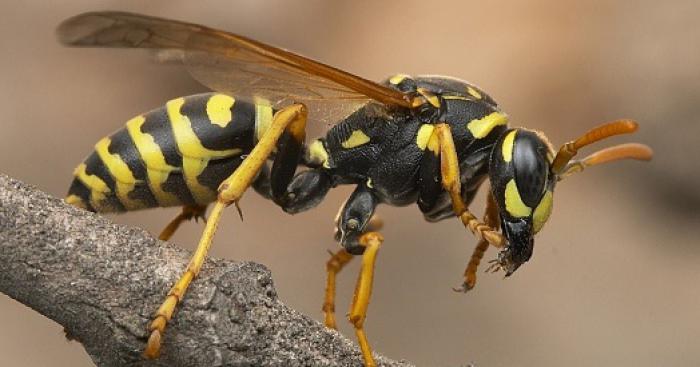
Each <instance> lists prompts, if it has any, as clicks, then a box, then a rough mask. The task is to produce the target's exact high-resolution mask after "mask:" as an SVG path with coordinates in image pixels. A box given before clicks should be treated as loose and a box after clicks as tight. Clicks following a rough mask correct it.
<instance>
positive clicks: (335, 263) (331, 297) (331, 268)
mask: <svg viewBox="0 0 700 367" xmlns="http://www.w3.org/2000/svg"><path fill="white" fill-rule="evenodd" d="M353 257H354V256H353V255H352V254H350V253H349V252H347V251H345V250H344V249H343V250H339V251H338V252H336V253H331V258H330V259H328V262H326V272H327V273H328V277H327V278H326V296H325V298H324V302H323V314H324V316H325V321H324V323H325V324H326V327H329V328H331V329H337V328H338V326H337V324H336V322H335V283H336V276H337V275H338V273H340V271H341V270H343V268H344V267H345V265H347V264H348V263H349V262H350V260H352V258H353Z"/></svg>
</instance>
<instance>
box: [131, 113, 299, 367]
mask: <svg viewBox="0 0 700 367" xmlns="http://www.w3.org/2000/svg"><path fill="white" fill-rule="evenodd" d="M305 129H306V107H304V106H303V105H292V106H289V107H286V108H284V109H282V110H280V111H278V112H277V113H276V114H275V116H274V118H273V121H272V123H271V125H270V127H269V129H268V130H267V131H266V132H265V134H264V135H263V136H262V138H261V139H260V141H258V143H257V145H256V146H255V148H253V150H252V151H251V152H250V154H249V155H248V157H246V159H245V160H243V162H242V163H241V165H240V166H239V167H238V168H236V170H235V171H234V172H233V174H232V175H231V176H230V177H228V178H227V179H226V180H224V182H223V183H222V184H221V185H220V186H219V194H218V198H217V201H216V203H215V204H214V207H213V209H212V211H211V213H210V217H209V219H208V220H207V224H206V226H205V228H204V232H203V233H202V237H201V239H200V241H199V245H198V246H197V249H196V250H195V252H194V254H193V255H192V258H191V260H190V263H189V265H188V266H187V269H186V270H185V273H184V274H183V275H182V277H181V278H180V279H179V280H178V281H177V282H176V283H175V285H174V286H173V287H172V288H171V289H170V291H169V292H168V295H167V296H166V298H165V301H164V302H163V304H162V305H161V306H160V307H159V308H158V311H157V312H156V315H155V317H154V319H153V321H152V322H151V324H150V325H149V331H150V332H151V335H150V337H149V339H148V344H147V346H146V349H145V351H144V355H145V356H146V357H148V358H157V357H158V356H159V354H160V345H161V338H162V336H163V333H164V331H165V328H166V325H167V323H168V321H169V320H170V318H171V317H172V315H173V312H174V311H175V308H176V306H177V304H178V303H180V302H181V301H182V299H183V297H184V296H185V292H186V291H187V288H188V287H189V285H190V283H192V280H193V279H194V278H195V277H196V276H197V274H198V273H199V271H200V270H201V268H202V265H203V264H204V260H205V259H206V256H207V252H208V251H209V247H210V246H211V243H212V240H213V238H214V233H215V232H216V229H217V227H218V225H219V220H220V219H221V214H222V212H223V210H224V209H225V208H226V207H228V206H229V205H231V204H235V205H236V206H238V201H239V200H240V199H241V197H242V196H243V193H244V192H245V191H246V189H247V188H248V187H249V186H250V185H251V183H252V182H253V181H254V180H255V178H256V177H257V175H258V173H259V172H260V169H261V168H262V166H263V165H264V163H265V162H266V160H267V159H268V158H269V156H270V154H271V153H272V150H273V149H274V148H275V146H276V145H277V143H278V141H280V140H281V138H282V137H283V136H284V139H285V140H286V141H287V142H289V141H292V142H293V144H296V145H298V146H302V145H303V141H304V139H305V134H306V133H305ZM299 151H300V149H299ZM278 153H279V154H278V155H277V157H276V158H275V160H277V159H280V158H281V157H282V159H284V160H289V158H288V157H285V156H284V153H283V152H278ZM298 159H299V157H297V160H298Z"/></svg>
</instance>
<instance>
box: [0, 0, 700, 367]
mask: <svg viewBox="0 0 700 367" xmlns="http://www.w3.org/2000/svg"><path fill="white" fill-rule="evenodd" d="M496 3H498V5H496ZM97 9H115V10H128V11H136V12H143V13H148V14H153V15H159V16H164V17H172V18H177V19H183V20H189V21H192V22H197V23H203V24H207V25H210V26H214V27H218V28H222V29H226V30H231V31H234V32H238V33H241V34H244V35H248V36H250V37H253V38H256V39H259V40H261V41H266V42H269V43H272V44H275V45H280V46H283V47H286V48H289V49H292V50H295V51H297V52H300V53H302V54H305V55H308V56H310V57H313V58H316V59H319V60H322V61H324V62H327V63H330V64H331V65H336V66H338V67H341V68H344V69H346V70H349V71H351V72H354V73H356V74H359V75H362V76H365V77H368V78H370V79H376V80H379V79H383V78H384V77H386V76H388V75H389V74H392V73H396V72H404V73H411V74H426V73H432V74H446V75H452V76H455V77H459V78H463V79H466V80H470V81H472V82H474V83H476V84H477V85H479V86H481V87H482V88H483V89H485V90H487V91H489V93H490V94H491V96H493V97H494V98H495V99H496V100H497V101H499V103H500V105H501V106H502V108H503V109H504V110H505V111H507V112H508V113H509V115H510V116H511V121H512V124H513V125H515V126H519V125H522V126H527V127H530V128H535V129H540V130H543V131H545V132H546V133H547V134H548V136H549V137H550V139H551V140H552V141H553V142H554V143H555V144H556V145H559V144H561V143H563V142H564V141H565V140H566V139H570V138H573V137H575V136H576V135H577V134H579V133H582V132H584V131H585V130H587V129H588V128H590V127H592V126H594V125H596V124H598V123H601V122H604V121H607V120H612V119H615V118H620V117H630V118H635V119H637V120H639V121H640V123H641V130H640V133H639V134H638V135H637V136H636V137H634V139H635V140H640V141H642V142H645V143H647V144H649V145H651V146H652V147H653V148H654V149H655V152H656V156H655V158H654V161H653V162H652V163H650V164H642V163H638V162H624V163H617V164H613V165H609V166H604V167H600V168H598V167H596V168H593V169H591V170H590V171H586V172H584V173H583V174H580V175H576V176H574V177H572V178H571V179H569V180H567V181H565V182H563V183H562V184H561V185H559V187H558V189H557V195H556V200H555V202H556V204H555V210H554V214H553V216H552V218H551V219H550V221H549V224H548V225H547V226H546V227H545V229H544V230H543V232H542V233H541V234H540V235H539V236H538V237H537V241H536V242H537V245H536V250H535V255H534V256H533V259H532V260H531V261H530V262H529V263H528V264H526V265H525V266H523V267H522V268H521V269H520V270H519V271H518V272H517V273H516V274H515V275H514V276H513V277H512V278H510V279H507V280H503V279H502V276H501V275H490V274H489V275H487V274H483V273H480V278H479V283H478V285H477V288H476V289H475V291H473V292H472V293H470V294H467V295H463V294H456V293H454V292H453V291H452V290H451V287H453V286H457V285H458V284H460V282H461V274H462V271H463V269H464V266H465V264H466V262H467V260H468V256H469V254H470V253H471V250H472V248H473V246H474V244H475V240H474V239H473V237H472V236H471V235H470V234H468V233H467V232H466V231H465V230H464V229H463V227H462V226H461V224H459V223H458V222H456V221H454V220H452V221H447V222H443V223H439V224H428V223H426V222H424V221H423V219H422V217H421V215H420V213H419V211H418V210H417V208H416V207H414V206H411V207H408V208H390V207H381V208H380V209H379V213H380V214H381V215H382V216H383V217H384V218H385V221H386V227H385V230H384V233H385V237H386V243H385V245H384V247H383V249H382V250H381V253H380V257H379V259H378V268H377V279H376V288H375V292H374V298H373V300H372V304H371V307H370V311H369V317H368V321H367V329H368V333H369V337H370V340H371V341H372V343H373V345H374V347H375V349H376V350H377V351H379V352H381V353H383V354H386V355H388V356H390V357H392V358H406V359H408V360H410V361H413V362H415V363H417V364H418V365H422V366H427V365H430V366H465V365H467V364H468V363H469V362H475V363H476V364H477V365H478V366H487V367H496V366H617V365H623V366H660V365H664V366H697V365H698V364H699V363H700V348H699V347H698V341H700V307H699V306H700V305H699V303H700V285H699V283H700V265H699V264H700V241H699V240H698V233H697V228H698V224H700V212H699V211H698V209H697V208H698V205H700V190H698V189H697V188H698V185H700V172H698V163H697V162H696V161H695V160H696V159H698V157H699V156H700V148H698V146H699V144H700V140H699V138H698V136H700V124H699V123H698V116H700V103H699V102H700V100H699V99H700V98H698V96H700V71H699V68H700V26H698V20H697V19H698V17H699V16H700V2H698V1H695V0H677V1H673V2H660V1H651V0H645V1H558V0H538V1H528V2H526V1H499V2H490V1H478V2H477V1H453V2H428V1H412V2H410V1H400V2H398V1H397V2H388V1H387V2H382V3H381V4H380V3H379V2H369V1H367V2H360V1H347V2H340V1H337V2H328V1H306V2H303V3H302V2H298V3H295V2H291V1H252V0H251V1H224V0H219V1H198V2H185V1H181V2H173V1H169V2H165V1H151V2H147V3H146V2H142V1H99V2H96V1H87V0H85V1H72V2H39V1H34V2H10V1H4V2H2V3H1V4H0V12H1V13H2V21H1V22H0V53H1V54H2V58H1V59H0V75H1V76H2V77H1V79H0V97H2V98H0V111H2V118H1V120H0V127H1V129H0V172H3V173H6V174H9V175H10V176H13V177H16V178H19V179H21V180H24V181H26V182H28V183H31V184H34V185H36V186H38V187H39V188H41V189H43V190H45V191H47V192H50V193H52V194H54V195H57V196H63V195H64V194H65V192H66V190H67V187H68V184H69V182H70V179H71V172H72V170H73V168H74V167H75V166H76V165H77V164H78V163H79V162H81V160H82V159H83V158H84V157H85V156H86V155H87V154H88V153H89V152H90V151H91V149H92V146H93V144H94V143H95V142H96V141H97V140H98V139H99V138H101V137H102V136H105V135H107V134H109V133H111V132H112V131H113V130H115V129H117V128H119V127H121V126H122V124H123V123H124V122H125V121H126V120H127V119H128V118H130V117H133V116H134V115H136V114H138V113H141V112H144V111H148V110H150V109H152V108H155V107H157V106H160V105H161V104H163V103H164V102H165V101H166V100H168V99H170V98H174V97H177V96H181V95H187V94H193V93H197V92H200V91H203V90H204V89H203V88H202V87H201V86H199V85H198V84H196V83H195V82H193V81H192V80H191V79H190V78H189V77H188V75H187V74H185V73H184V72H183V71H182V70H180V69H178V68H177V67H175V66H168V67H163V66H158V65H155V64H152V63H150V62H149V61H148V58H147V57H146V56H145V55H143V54H141V53H139V52H125V51H119V50H116V51H115V50H85V49H84V50H79V49H67V48H62V47H60V46H59V45H58V44H57V42H56V41H55V39H54V34H53V29H54V27H55V26H56V25H57V24H58V23H59V22H60V21H61V20H62V19H64V18H66V17H69V16H72V15H75V14H77V13H80V12H84V11H88V10H97ZM322 131H323V127H314V131H313V132H312V135H315V134H319V133H321V132H322ZM631 139H632V138H618V139H616V140H615V141H609V142H606V144H613V143H618V142H622V141H628V140H631ZM598 147H600V146H598ZM349 193H350V188H347V187H342V188H339V189H336V190H334V191H333V192H332V193H331V194H330V195H329V196H328V198H327V199H326V200H325V201H324V202H323V203H322V204H321V205H320V206H319V207H318V208H317V209H315V210H313V211H310V212H307V213H303V214H300V215H297V216H293V217H292V216H288V215H286V214H284V213H283V212H282V211H281V210H279V209H278V208H277V207H275V206H274V205H273V204H272V203H270V202H267V201H264V200H262V199H261V198H260V197H258V196H257V195H255V194H253V193H249V194H248V195H246V197H245V199H244V200H243V202H242V207H243V209H244V211H245V214H246V219H245V222H244V223H243V224H241V223H240V221H239V220H238V218H237V215H236V214H235V213H233V212H228V213H227V214H226V216H225V217H224V220H223V223H224V224H223V226H222V227H221V229H220V230H219V233H218V236H217V239H216V241H215V242H216V245H215V246H214V248H213V251H212V253H213V255H214V256H220V257H226V258H231V259H241V260H243V259H245V260H254V261H258V262H261V263H263V264H265V265H267V266H268V267H269V268H270V269H272V272H273V275H274V279H275V283H276V286H277V289H278V290H279V294H280V297H281V298H282V299H283V300H284V301H285V302H287V303H288V304H289V305H291V306H292V307H294V308H296V309H298V310H300V311H302V312H304V313H306V314H307V315H310V316H312V317H314V318H316V319H318V320H321V312H320V305H321V301H322V292H323V286H324V276H325V273H324V263H325V261H326V259H327V254H326V250H327V249H336V248H337V247H336V246H337V245H335V244H334V243H333V241H332V238H331V232H332V218H333V216H334V215H335V212H336V209H337V207H338V206H339V205H340V203H341V202H342V200H343V199H344V198H345V197H346V196H347V195H349ZM482 208H483V200H482V199H481V198H480V199H479V200H477V202H475V203H474V205H473V209H474V212H478V213H480V212H481V210H482ZM176 212H177V209H168V210H165V209H158V210H152V211H146V212H140V213H130V214H126V215H121V216H112V217H111V218H113V220H114V221H115V222H118V223H126V224H130V225H136V226H141V227H144V228H147V229H148V230H150V231H151V232H153V233H158V231H159V230H160V229H161V227H162V226H163V225H164V224H165V223H167V221H168V220H169V219H170V218H171V217H172V216H173V215H174V214H175V213H176ZM200 230H201V227H200V226H198V225H195V224H188V225H186V226H185V228H184V230H182V231H181V232H179V233H178V234H177V235H176V238H175V242H177V243H178V244H181V245H182V246H184V247H187V248H192V247H193V245H194V244H195V243H196V240H197V238H198V236H199V233H200ZM495 255H496V252H495V251H493V250H492V251H490V252H489V253H487V255H486V259H487V260H488V259H492V258H494V257H495ZM356 271H357V263H355V264H353V266H350V267H349V268H348V269H347V270H346V271H344V272H343V273H342V276H341V280H340V285H339V287H340V299H339V302H338V308H339V314H340V315H342V314H343V313H344V312H345V310H346V307H347V305H348V304H349V301H350V294H351V291H352V285H353V284H354V280H355V277H356ZM163 291H165V290H163ZM341 331H342V332H343V333H345V334H346V335H349V336H350V337H352V335H353V334H352V329H351V328H350V327H349V326H348V325H346V324H345V323H344V324H343V326H342V327H341ZM0 356H2V357H1V358H2V362H0V364H1V365H3V366H64V365H65V366H90V365H92V364H91V362H90V360H89V358H88V356H87V355H86V354H85V352H84V351H83V350H82V348H81V347H80V345H79V344H78V343H75V342H68V341H67V340H66V339H65V337H64V335H63V332H62V330H61V328H60V327H59V326H58V325H56V324H55V323H53V322H51V321H50V320H48V319H46V318H44V317H43V316H40V315H38V314H36V313H34V312H33V311H31V310H30V309H28V308H26V307H24V306H22V305H20V304H18V303H16V302H15V301H13V300H11V299H9V298H7V297H5V296H2V295H0Z"/></svg>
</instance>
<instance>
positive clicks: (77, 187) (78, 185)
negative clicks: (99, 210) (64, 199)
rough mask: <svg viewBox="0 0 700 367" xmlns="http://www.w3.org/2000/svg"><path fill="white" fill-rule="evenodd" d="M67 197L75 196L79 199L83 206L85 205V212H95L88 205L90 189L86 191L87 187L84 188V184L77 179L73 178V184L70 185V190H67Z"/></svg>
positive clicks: (90, 205)
mask: <svg viewBox="0 0 700 367" xmlns="http://www.w3.org/2000/svg"><path fill="white" fill-rule="evenodd" d="M68 195H75V196H77V197H79V198H80V199H81V200H82V201H83V204H85V206H86V209H87V210H89V211H91V212H96V210H95V208H94V207H93V206H92V204H91V203H90V189H88V188H87V186H85V184H84V183H83V182H82V181H80V180H78V179H77V178H75V179H74V180H73V183H71V185H70V188H69V189H68Z"/></svg>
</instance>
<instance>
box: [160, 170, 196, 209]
mask: <svg viewBox="0 0 700 367" xmlns="http://www.w3.org/2000/svg"><path fill="white" fill-rule="evenodd" d="M161 187H162V188H163V191H165V192H169V193H172V194H174V195H175V196H176V197H177V198H178V200H180V203H181V204H184V205H198V203H197V202H196V201H195V200H194V197H192V193H191V192H190V189H189V188H188V187H187V183H186V182H185V178H184V176H183V174H182V172H171V173H170V174H169V175H168V179H167V180H165V182H163V185H161Z"/></svg>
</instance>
